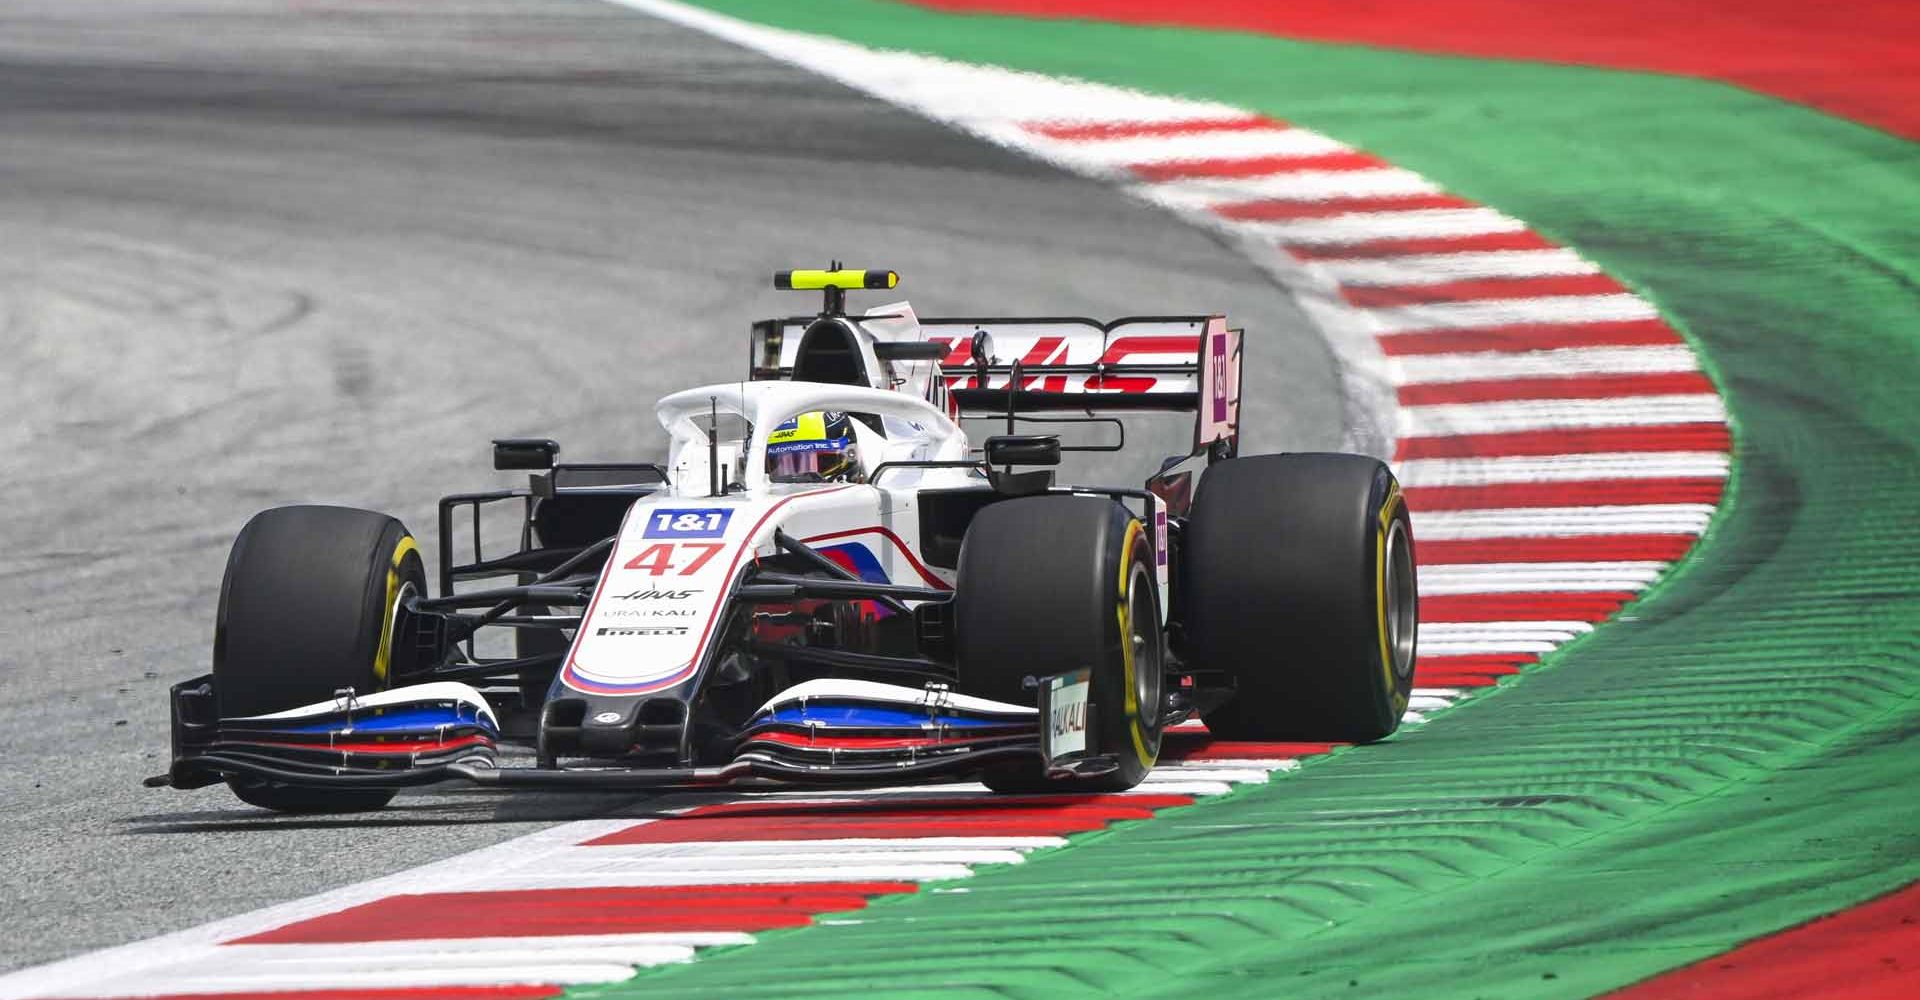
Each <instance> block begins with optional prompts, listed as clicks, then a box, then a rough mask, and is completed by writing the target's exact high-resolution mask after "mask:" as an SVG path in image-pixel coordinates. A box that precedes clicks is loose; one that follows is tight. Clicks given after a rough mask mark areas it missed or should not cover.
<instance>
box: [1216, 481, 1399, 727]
mask: <svg viewBox="0 0 1920 1000" xmlns="http://www.w3.org/2000/svg"><path fill="white" fill-rule="evenodd" d="M1181 540H1182V547H1181V557H1182V558H1181V567H1180V584H1181V588H1182V589H1181V598H1182V607H1183V613H1184V617H1185V621H1184V622H1183V637H1184V639H1185V642H1186V645H1185V646H1184V648H1183V651H1182V655H1183V658H1184V659H1185V660H1186V662H1187V664H1188V665H1189V666H1191V667H1194V668H1197V669H1201V670H1211V671H1218V672H1220V673H1224V674H1226V675H1227V676H1228V677H1230V678H1231V679H1232V680H1233V682H1234V685H1235V688H1236V693H1235V694H1234V696H1233V697H1232V698H1231V699H1230V700H1229V701H1227V702H1226V703H1225V704H1223V705H1221V706H1219V707H1218V708H1216V709H1214V710H1212V711H1209V712H1208V713H1206V723H1207V728H1208V729H1209V730H1211V731H1212V732H1213V733H1214V735H1216V736H1218V737H1220V738H1222V739H1238V740H1313V741H1321V740H1326V741H1341V742H1349V741H1350V742H1366V741H1369V740H1377V739H1381V738H1383V737H1385V736H1387V735H1388V734H1390V733H1392V732H1393V731H1394V729H1395V728H1397V727H1398V726H1399V724H1400V718H1401V716H1402V715H1403V714H1404V713H1405V712H1406V708H1407V702H1408V699H1409V697H1410V695H1411V693H1412V690H1413V666H1414V658H1415V653H1416V649H1415V640H1416V637H1417V628H1418V618H1419V599H1418V596H1417V590H1416V586H1415V578H1414V558H1413V556H1414V552H1413V527H1412V522H1411V521H1410V519H1409V518H1408V515H1407V504H1406V500H1405V498H1404V497H1403V496H1402V495H1401V492H1400V484H1399V483H1398V482H1397V481H1396V480H1395V479H1394V477H1393V473H1392V472H1391V471H1389V470H1388V468H1387V466H1386V465H1385V464H1384V463H1382V462H1380V461H1378V460H1377V459H1373V458H1369V457H1367V456H1364V455H1342V454H1319V453H1305V454H1288V455H1258V456H1251V457H1246V458H1236V459H1232V460H1230V461H1226V462H1220V463H1217V464H1215V465H1214V466H1213V467H1211V468H1209V469H1208V470H1207V473H1206V475H1204V476H1202V477H1201V479H1200V488H1199V490H1198V492H1197V494H1196V495H1195V497H1194V503H1193V508H1192V510H1191V512H1190V515H1189V517H1188V519H1187V523H1186V527H1185V530H1184V532H1183V534H1182V537H1181Z"/></svg>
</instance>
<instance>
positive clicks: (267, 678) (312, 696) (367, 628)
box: [213, 506, 427, 812]
mask: <svg viewBox="0 0 1920 1000" xmlns="http://www.w3.org/2000/svg"><path fill="white" fill-rule="evenodd" d="M426 587H427V578H426V569H425V567H424V565H423V563H422V562H421V559H420V552H419V549H418V547H417V546H416V545H415V544H414V540H413V536H412V535H411V534H409V533H408V532H407V529H406V526H405V525H403V524H401V523H400V522H399V521H398V520H395V519H394V518H391V517H388V516H387V515H385V514H376V513H373V512H372V511H365V510H355V509H352V508H348V507H322V506H295V507H276V508H274V509H272V510H266V511H262V512H261V513H259V514H257V515H255V516H254V518H253V520H251V521H248V522H247V525H246V527H244V528H242V529H240V535H239V537H238V538H236V539H234V543H233V551H232V553H231V554H230V555H229V556H228V558H227V572H226V577H225V578H224V579H223V580H222V581H221V584H220V606H219V617H218V620H217V622H216V624H215V627H214V640H213V687H214V692H215V695H216V697H217V698H218V699H219V708H220V715H221V717H222V718H233V717H237V716H247V715H262V714H266V713H269V712H279V711H285V710H287V709H290V708H298V707H300V706H301V705H308V704H312V703H314V702H319V701H325V700H326V699H328V698H331V697H333V695H334V693H335V692H337V691H339V690H341V689H342V688H352V689H353V690H354V691H355V692H356V693H358V694H371V693H373V692H375V691H380V690H384V689H386V688H387V687H388V686H389V685H390V684H391V682H392V677H391V666H392V663H393V659H394V641H395V638H396V637H395V634H394V633H395V630H396V627H397V625H398V621H399V615H398V614H397V611H398V608H399V605H400V602H401V601H402V600H404V599H405V598H406V597H407V595H408V594H409V593H425V592H426ZM227 784H228V786H229V787H231V788H232V789H233V793H234V794H235V795H237V796H239V797H240V799H241V800H242V801H244V802H247V803H249V804H252V805H256V806H260V807H262V808H266V809H273V810H276V811H280V812H351V811H360V810H366V809H377V808H379V807H381V806H384V805H386V804H387V802H388V801H389V800H391V799H392V798H393V796H394V794H395V793H394V791H393V790H392V789H371V788H354V789H340V788H321V787H314V786H303V785H288V784H284V783H281V782H277V781H269V780H266V779H263V778H254V777H245V776H237V775H236V776H232V777H229V778H228V780H227Z"/></svg>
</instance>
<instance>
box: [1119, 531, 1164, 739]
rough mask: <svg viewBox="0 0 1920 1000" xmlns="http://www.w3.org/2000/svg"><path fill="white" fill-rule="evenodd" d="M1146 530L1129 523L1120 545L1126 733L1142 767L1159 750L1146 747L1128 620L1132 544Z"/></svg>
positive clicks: (1120, 607)
mask: <svg viewBox="0 0 1920 1000" xmlns="http://www.w3.org/2000/svg"><path fill="white" fill-rule="evenodd" d="M1145 533H1146V529H1144V528H1143V527H1141V525H1140V522H1139V521H1129V522H1127V539H1126V541H1125V542H1123V543H1121V546H1120V603H1119V608H1118V610H1117V611H1116V614H1117V615H1118V616H1119V620H1120V662H1121V664H1122V667H1123V669H1122V677H1123V678H1124V679H1125V681H1126V687H1127V701H1126V706H1127V734H1128V735H1130V736H1132V737H1133V751H1134V753H1135V754H1137V755H1139V757H1140V765H1141V766H1142V767H1149V768H1150V767H1152V766H1153V764H1154V761H1155V760H1156V759H1158V757H1159V753H1158V752H1155V751H1149V750H1148V749H1147V740H1146V736H1145V728H1146V727H1145V726H1144V725H1143V724H1142V723H1141V721H1140V698H1139V695H1138V694H1137V693H1136V692H1137V691H1138V690H1139V686H1138V685H1136V684H1135V683H1134V669H1135V668H1134V664H1133V628H1132V623H1131V622H1130V621H1129V619H1128V609H1129V607H1130V606H1131V605H1132V603H1133V602H1132V601H1130V600H1129V599H1128V598H1129V591H1130V590H1131V588H1132V583H1133V543H1134V540H1135V539H1138V538H1140V537H1141V536H1143V535H1144V534H1145Z"/></svg>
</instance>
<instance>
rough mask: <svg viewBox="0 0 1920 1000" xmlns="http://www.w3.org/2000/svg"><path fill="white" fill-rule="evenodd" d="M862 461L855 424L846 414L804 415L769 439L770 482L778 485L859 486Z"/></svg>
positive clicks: (768, 464)
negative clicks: (846, 483)
mask: <svg viewBox="0 0 1920 1000" xmlns="http://www.w3.org/2000/svg"><path fill="white" fill-rule="evenodd" d="M859 458H860V448H859V445H858V444H856V443H855V431H854V429H853V420H852V418H850V417H848V416H847V415H846V414H844V413H835V412H832V411H829V410H814V411H812V412H811V413H802V414H800V415H799V416H797V417H794V418H793V419H791V420H788V421H787V422H786V423H783V424H781V425H780V426H778V427H775V428H774V429H773V433H772V434H769V435H768V436H767V478H768V479H771V480H773V481H774V482H776V483H817V482H824V481H829V480H833V481H852V482H858V481H859V477H860V464H859Z"/></svg>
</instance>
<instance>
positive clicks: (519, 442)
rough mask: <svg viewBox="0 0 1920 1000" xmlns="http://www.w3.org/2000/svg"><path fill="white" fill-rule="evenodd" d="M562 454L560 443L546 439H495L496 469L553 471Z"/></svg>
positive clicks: (494, 459) (494, 460)
mask: <svg viewBox="0 0 1920 1000" xmlns="http://www.w3.org/2000/svg"><path fill="white" fill-rule="evenodd" d="M559 454H560V442H558V441H550V440H548V439H546V438H495V439H494V441H493V467H494V468H496V469H551V468H553V460H554V458H555V457H556V456H558V455H559Z"/></svg>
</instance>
